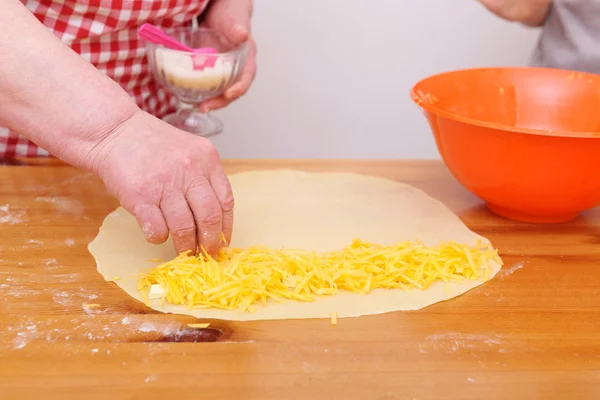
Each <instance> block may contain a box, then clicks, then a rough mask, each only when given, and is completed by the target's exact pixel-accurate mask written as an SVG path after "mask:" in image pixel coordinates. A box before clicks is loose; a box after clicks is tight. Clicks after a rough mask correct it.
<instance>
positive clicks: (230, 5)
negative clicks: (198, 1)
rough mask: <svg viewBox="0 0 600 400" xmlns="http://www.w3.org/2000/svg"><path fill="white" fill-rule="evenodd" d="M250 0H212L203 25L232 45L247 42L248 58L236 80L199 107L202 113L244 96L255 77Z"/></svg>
mask: <svg viewBox="0 0 600 400" xmlns="http://www.w3.org/2000/svg"><path fill="white" fill-rule="evenodd" d="M252 3H253V0H212V4H211V5H210V8H209V9H208V11H207V14H206V15H205V16H204V19H203V22H202V26H204V27H207V28H211V29H215V30H217V31H219V32H221V33H222V34H223V35H225V37H227V39H229V40H230V41H231V42H232V43H233V44H234V45H239V44H242V43H244V42H246V41H248V55H247V56H246V63H245V65H244V69H243V70H242V72H241V74H240V78H239V80H238V81H237V82H236V83H234V84H233V85H232V86H231V87H230V88H229V89H227V90H226V91H225V93H223V94H222V95H221V96H218V97H215V98H212V99H208V100H206V101H204V102H203V103H202V104H201V105H200V110H201V111H202V112H208V111H211V110H217V109H219V108H223V107H225V106H227V105H228V104H229V103H231V102H232V101H234V100H236V99H238V98H239V97H241V96H243V95H244V94H245V93H246V92H247V91H248V89H249V88H250V85H251V84H252V81H253V80H254V76H255V75H256V44H255V43H254V40H253V39H252V36H251V34H250V18H251V17H252Z"/></svg>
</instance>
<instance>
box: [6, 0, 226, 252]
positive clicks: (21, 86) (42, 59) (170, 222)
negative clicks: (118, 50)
mask: <svg viewBox="0 0 600 400" xmlns="http://www.w3.org/2000/svg"><path fill="white" fill-rule="evenodd" d="M0 26H1V27H2V32H1V33H0V60H2V62H0V124H2V125H5V126H7V127H9V128H11V129H12V130H14V131H16V132H19V133H20V134H22V135H24V136H25V137H27V138H29V139H30V140H32V141H33V142H35V143H36V144H38V145H40V146H42V147H44V148H46V149H47V150H49V151H51V152H52V153H53V154H54V155H56V156H57V157H59V158H62V159H63V160H65V161H66V162H68V163H70V164H73V165H76V166H78V167H81V168H84V169H88V170H91V171H93V172H95V173H96V174H98V175H99V176H100V177H101V178H102V180H103V181H104V183H105V184H106V186H107V187H108V189H109V190H110V191H111V193H113V194H114V195H115V196H116V197H117V198H118V199H119V201H120V202H121V205H123V207H124V208H125V209H127V210H128V211H129V212H130V213H132V214H133V215H135V217H136V218H137V220H138V223H139V224H140V226H141V227H142V230H143V231H144V234H145V235H146V238H147V240H148V241H150V242H152V243H162V242H164V241H165V240H167V237H168V234H169V232H170V233H171V235H172V237H173V241H174V243H175V247H176V248H177V250H178V251H185V250H196V247H197V245H203V246H204V247H205V248H207V250H208V251H211V252H214V251H215V250H216V249H217V248H218V247H219V245H220V238H221V232H223V233H224V234H225V236H226V238H227V240H229V238H230V236H231V229H232V224H233V195H232V191H231V187H230V185H229V181H228V179H227V177H226V175H225V173H224V171H223V168H222V166H221V163H220V160H219V156H218V154H217V152H216V150H215V149H214V147H213V146H212V144H211V143H210V142H209V141H208V140H206V139H204V138H200V137H196V136H193V135H190V134H188V133H186V132H182V131H180V130H178V129H176V128H174V127H172V126H170V125H168V124H166V123H165V122H163V121H161V120H159V119H157V118H155V117H153V116H151V115H149V114H147V113H145V112H143V111H141V110H140V109H139V108H138V107H137V106H136V104H135V103H134V102H133V101H132V100H131V99H130V97H129V95H128V94H127V93H126V92H125V91H124V90H122V89H121V87H120V86H119V85H118V84H117V83H115V82H113V81H112V80H111V79H109V78H108V77H106V76H105V75H104V74H102V73H101V72H99V71H98V70H97V69H96V68H94V67H93V66H92V65H91V64H89V63H87V62H86V61H85V60H84V59H83V58H81V57H80V56H79V55H78V54H76V53H75V52H74V51H72V50H71V49H70V48H69V47H67V46H65V45H64V44H62V42H60V41H59V40H58V39H57V38H56V37H55V36H54V35H53V34H52V33H51V32H50V31H48V29H46V28H45V27H44V26H43V25H42V24H40V23H39V21H37V19H36V18H35V17H34V16H33V15H32V14H31V13H30V12H29V10H27V9H26V8H25V7H24V6H23V5H22V4H21V2H20V1H19V0H0Z"/></svg>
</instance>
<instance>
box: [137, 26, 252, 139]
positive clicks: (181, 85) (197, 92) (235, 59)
mask: <svg viewBox="0 0 600 400" xmlns="http://www.w3.org/2000/svg"><path fill="white" fill-rule="evenodd" d="M164 31H165V33H167V34H168V35H169V36H172V37H173V38H175V39H177V40H179V41H180V42H182V43H183V44H185V45H187V46H189V47H191V48H194V49H197V48H204V47H210V48H214V49H216V51H217V52H216V53H212V54H206V53H192V52H185V51H180V50H173V49H169V48H166V47H164V46H162V45H156V44H153V43H147V44H146V46H147V49H148V63H149V66H150V70H151V71H152V74H153V75H154V77H155V79H156V80H157V81H158V82H160V84H161V85H162V86H164V87H165V88H166V89H167V90H168V91H169V92H170V93H172V94H173V95H174V96H175V97H176V98H177V100H178V101H179V108H178V110H177V111H176V112H175V113H172V114H169V115H166V116H165V117H164V118H163V120H164V121H165V122H167V123H169V124H171V125H173V126H175V127H176V128H179V129H181V130H184V131H187V132H190V133H192V134H194V135H198V136H203V137H210V136H214V135H217V134H219V133H221V132H222V131H223V123H222V122H221V121H220V120H219V119H218V118H216V117H215V116H212V115H209V114H208V113H206V114H205V113H202V112H201V111H200V107H199V105H200V103H202V102H203V101H205V100H207V99H211V98H213V97H218V96H220V95H222V94H223V93H224V92H225V91H226V90H227V89H228V88H229V87H231V85H233V84H234V83H235V81H236V80H237V79H238V77H239V75H240V73H241V71H242V69H243V66H244V61H245V59H246V54H247V49H248V46H247V43H243V44H241V45H238V46H234V45H233V44H232V43H231V42H230V41H229V40H227V38H225V36H223V35H222V34H220V33H218V32H217V31H215V30H212V29H206V28H193V27H189V28H171V29H165V30H164Z"/></svg>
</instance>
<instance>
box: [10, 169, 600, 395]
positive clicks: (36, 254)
mask: <svg viewBox="0 0 600 400" xmlns="http://www.w3.org/2000/svg"><path fill="white" fill-rule="evenodd" d="M278 167H291V168H298V169H306V170H312V171H332V170H336V171H357V172H361V173H366V174H373V175H380V176H385V177H388V178H391V179H396V180H401V181H404V182H408V183H410V184H413V185H415V186H418V187H420V188H422V189H424V190H425V191H426V192H428V193H429V194H431V195H433V196H435V197H437V198H440V199H441V200H443V201H444V202H445V203H446V204H447V205H448V206H449V207H450V208H451V209H452V210H453V211H455V212H456V213H457V214H458V215H459V216H460V217H461V218H462V219H463V220H464V221H465V223H466V224H467V225H468V226H470V227H471V228H472V229H474V230H475V231H477V232H478V233H481V234H483V235H485V236H487V237H488V238H490V239H491V240H492V242H493V243H494V244H495V245H496V246H497V247H498V248H499V249H500V252H501V255H502V256H503V258H504V260H505V267H504V270H503V271H501V272H500V274H499V275H498V276H497V277H496V278H495V279H493V280H492V281H490V282H488V283H487V284H485V285H483V286H481V287H479V288H477V289H475V290H473V291H471V292H468V293H467V294H465V295H463V296H461V297H459V298H456V299H453V300H451V301H448V302H445V303H441V304H436V305H433V306H431V307H428V308H426V309H424V310H420V311H415V312H398V313H392V314H387V315H379V316H370V317H361V318H355V319H343V320H340V321H339V325H338V326H336V327H333V326H331V325H330V322H329V321H328V320H310V321H276V322H251V323H225V322H214V323H213V325H211V328H212V329H207V330H197V329H191V328H188V327H187V323H189V322H192V321H193V320H192V318H190V317H184V316H171V315H161V314H157V313H155V312H153V311H152V310H149V309H148V308H146V307H145V306H144V305H142V304H140V303H138V302H136V301H134V300H132V299H131V298H129V297H128V296H127V295H126V294H124V293H123V292H121V290H120V289H118V288H117V287H116V286H115V285H113V284H111V283H107V282H104V281H103V280H102V278H101V277H100V275H99V274H98V273H97V272H96V267H95V264H94V260H93V258H92V257H91V255H90V254H89V253H88V251H87V248H86V246H87V244H88V242H89V241H90V240H92V238H93V237H94V236H95V235H96V234H97V231H98V227H99V225H100V224H101V222H102V220H103V218H104V217H105V215H106V214H107V213H109V212H110V211H112V210H113V209H114V208H115V207H116V206H117V203H116V202H115V201H114V200H113V199H111V198H110V197H109V196H108V195H107V193H106V191H105V190H104V188H103V186H102V184H101V182H100V181H99V180H98V179H97V178H95V177H94V176H93V175H91V174H89V173H85V172H81V171H78V170H75V169H72V168H70V167H66V166H63V165H61V164H57V165H55V166H43V165H42V166H39V165H38V166H5V167H0V248H1V252H0V399H12V398H21V399H32V398H35V397H34V396H41V397H40V398H43V399H67V398H77V399H111V400H116V399H155V398H156V399H164V398H167V399H174V398H193V399H196V398H202V399H260V400H269V399H278V400H280V399H379V400H384V399H459V398H460V399H485V400H490V399H552V398H556V399H578V400H579V399H598V398H600V372H599V369H600V245H599V244H600V231H599V226H600V211H599V210H594V211H591V212H588V213H587V214H585V215H584V216H582V217H581V218H579V219H578V220H576V221H574V222H572V223H569V224H566V225H561V226H534V225H527V224H521V223H516V222H511V221H508V220H505V219H502V218H499V217H496V216H493V215H491V214H490V213H488V212H487V211H486V209H485V208H484V207H483V206H482V203H481V202H480V201H478V200H477V199H476V198H474V197H473V196H472V195H470V194H469V193H467V192H466V191H465V190H464V189H462V188H461V187H460V186H459V185H458V184H457V183H456V182H455V181H454V180H453V179H452V178H451V176H450V175H449V173H448V172H447V171H446V169H445V168H444V167H443V166H442V165H441V164H440V163H438V162H434V161H431V162H423V161H389V162H388V161H381V162H377V161H339V162H325V161H314V162H302V161H294V162H291V161H288V162H277V161H269V162H267V161H256V162H246V161H232V162H227V169H228V172H236V171H242V170H248V169H264V168H278ZM86 303H97V304H100V307H98V308H92V309H85V308H84V306H83V305H84V304H86ZM175 342H178V343H175ZM186 342H187V343H186ZM190 342H192V343H190ZM194 342H195V343H194ZM198 342H204V343H198ZM207 342H208V343H207ZM182 396H190V397H182Z"/></svg>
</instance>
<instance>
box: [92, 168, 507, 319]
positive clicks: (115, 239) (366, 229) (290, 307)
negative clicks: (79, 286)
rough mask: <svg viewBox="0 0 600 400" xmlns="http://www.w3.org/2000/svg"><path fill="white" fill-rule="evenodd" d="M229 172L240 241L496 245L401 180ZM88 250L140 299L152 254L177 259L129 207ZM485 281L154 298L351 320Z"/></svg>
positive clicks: (215, 313)
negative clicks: (249, 300)
mask: <svg viewBox="0 0 600 400" xmlns="http://www.w3.org/2000/svg"><path fill="white" fill-rule="evenodd" d="M229 178H230V181H231V184H232V187H233V191H234V195H235V198H236V209H235V226H234V235H233V238H232V243H231V246H233V247H240V248H246V247H249V246H253V245H264V246H269V247H282V246H284V247H286V248H301V249H307V250H315V251H332V250H341V249H342V248H343V247H344V246H345V245H348V244H350V243H351V242H352V240H353V239H355V238H360V239H362V240H364V241H368V242H374V243H379V244H382V245H392V244H394V243H397V242H402V241H414V240H420V241H421V242H423V243H424V244H425V245H428V246H434V245H437V244H439V243H441V242H446V241H454V242H457V243H463V244H467V245H475V244H476V242H477V240H478V239H479V240H481V241H482V242H483V243H489V241H488V240H487V239H485V238H483V237H481V236H479V235H477V234H475V233H474V232H472V231H470V230H469V229H468V228H467V227H466V226H465V225H464V224H463V223H462V222H461V220H460V219H459V218H458V217H457V216H456V215H454V214H453V213H452V212H451V211H450V210H449V209H448V208H446V206H444V205H443V204H442V203H441V202H439V201H438V200H435V199H433V198H432V197H430V196H428V195H426V194H425V193H424V192H422V191H421V190H419V189H416V188H414V187H412V186H409V185H406V184H403V183H398V182H395V181H391V180H387V179H383V178H377V177H372V176H365V175H358V174H352V173H307V172H299V171H290V170H278V171H254V172H243V173H239V174H235V175H231V176H230V177H229ZM89 250H90V252H91V253H92V255H93V256H94V257H95V259H96V263H97V266H98V271H99V272H100V273H101V274H102V275H103V276H104V278H105V279H106V280H109V281H111V280H113V279H114V277H116V276H119V277H120V279H119V280H116V282H115V283H116V284H117V285H118V286H119V287H120V288H121V289H123V290H124V291H125V292H127V293H128V294H129V295H130V296H132V297H134V298H136V299H138V300H142V296H141V294H140V292H138V290H137V279H138V276H139V274H140V272H142V271H143V270H145V271H148V270H149V269H150V268H152V267H154V266H156V265H157V263H156V262H151V261H149V260H151V259H161V260H165V261H167V260H170V259H172V258H174V257H175V256H176V253H175V251H174V248H173V245H172V243H171V241H170V240H169V241H168V242H167V243H165V244H162V245H152V244H149V243H147V242H146V240H145V239H144V235H143V234H142V232H141V230H140V229H139V227H138V225H137V222H136V220H135V218H134V217H133V216H132V215H130V214H129V213H127V212H126V211H125V210H124V209H122V208H119V209H117V210H116V211H114V212H113V213H111V214H109V215H108V216H107V217H106V219H105V220H104V223H103V224H102V227H101V228H100V232H99V233H98V236H97V237H96V238H95V239H94V240H93V241H92V242H91V243H90V244H89ZM491 267H492V274H491V277H493V276H494V275H495V274H496V273H497V272H498V271H499V270H500V265H499V264H498V263H496V262H492V263H491ZM482 283H483V282H482V281H481V280H479V281H467V280H465V281H464V282H462V283H450V284H445V283H442V282H439V283H434V284H433V285H432V286H431V287H429V288H428V289H426V290H418V289H415V290H412V291H410V292H406V291H403V290H383V289H377V290H375V291H373V292H371V293H369V294H368V295H359V294H353V293H348V292H341V293H339V294H337V295H335V296H329V297H322V298H318V299H317V300H316V301H314V302H309V303H304V302H296V301H286V302H283V303H276V302H270V303H269V304H267V306H262V305H259V304H257V311H256V312H254V313H248V312H242V311H227V310H217V309H191V310H190V309H188V308H186V307H185V306H176V305H168V304H165V305H164V306H160V300H151V301H150V302H151V307H152V308H153V309H155V310H158V311H161V312H168V313H177V314H187V315H192V316H195V317H198V318H213V319H223V320H237V321H246V320H267V319H295V318H330V317H331V315H332V314H333V313H334V312H335V313H337V315H338V317H340V318H343V317H355V316H360V315H369V314H381V313H386V312H391V311H398V310H416V309H420V308H423V307H426V306H429V305H431V304H434V303H437V302H440V301H443V300H447V299H450V298H452V297H455V296H459V295H461V294H463V293H465V292H466V291H468V290H470V289H472V288H474V287H476V286H478V285H480V284H482Z"/></svg>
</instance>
